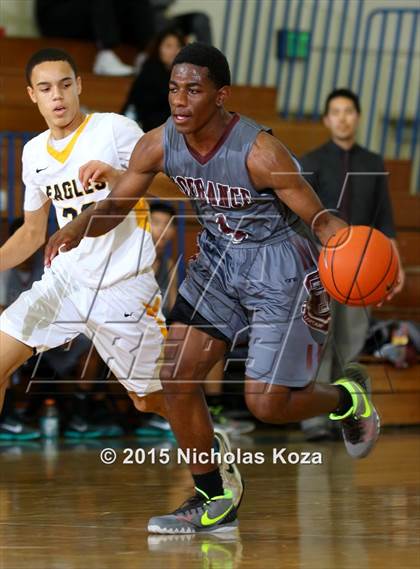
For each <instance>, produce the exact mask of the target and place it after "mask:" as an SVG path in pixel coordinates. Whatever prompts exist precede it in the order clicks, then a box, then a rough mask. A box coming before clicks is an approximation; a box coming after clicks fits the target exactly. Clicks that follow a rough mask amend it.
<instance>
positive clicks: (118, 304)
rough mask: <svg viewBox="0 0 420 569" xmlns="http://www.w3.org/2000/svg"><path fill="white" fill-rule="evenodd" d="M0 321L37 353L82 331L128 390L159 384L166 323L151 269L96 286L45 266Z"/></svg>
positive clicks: (140, 391) (143, 392)
mask: <svg viewBox="0 0 420 569" xmlns="http://www.w3.org/2000/svg"><path fill="white" fill-rule="evenodd" d="M0 327H1V330H2V331H3V332H5V333H6V334H8V335H9V336H12V337H14V338H16V339H17V340H20V341H21V342H23V343H24V344H26V345H27V346H29V347H31V348H34V350H35V351H36V352H37V353H39V352H43V351H45V350H49V349H50V348H55V347H57V346H61V345H63V344H66V343H67V342H69V341H71V340H72V339H73V338H75V337H76V336H78V335H79V334H84V335H85V336H87V337H88V338H89V339H90V340H91V341H92V342H93V344H94V346H95V348H96V349H97V351H98V353H99V355H100V356H101V357H102V359H103V360H104V362H105V363H106V364H107V365H108V367H109V368H110V370H111V371H112V373H113V374H114V375H115V376H116V377H117V378H118V380H119V381H120V382H121V383H122V384H123V385H124V386H125V388H126V389H127V390H128V391H134V392H135V393H137V395H140V396H141V395H146V394H147V393H151V392H152V391H157V390H159V389H161V384H160V381H159V365H158V360H159V358H160V356H161V352H162V347H163V340H164V337H165V334H166V327H165V319H164V316H163V314H162V312H161V295H160V291H159V287H158V284H157V282H156V280H155V278H154V275H153V272H152V270H149V271H145V272H143V273H142V274H140V275H138V276H136V277H132V278H129V279H125V280H122V281H120V282H119V283H117V284H114V285H112V286H110V287H108V288H103V289H98V290H94V289H90V288H87V287H82V286H80V285H78V283H77V282H73V281H69V279H68V278H66V277H65V276H64V275H62V274H61V273H57V272H54V270H53V269H46V270H45V273H44V275H43V277H42V279H41V280H40V281H37V282H35V283H34V284H33V285H32V288H31V289H30V290H28V291H26V292H24V293H22V294H21V295H20V296H19V298H18V299H17V300H16V301H15V302H14V303H13V304H12V305H10V306H9V307H8V308H7V309H6V310H5V311H4V312H3V313H2V314H1V316H0Z"/></svg>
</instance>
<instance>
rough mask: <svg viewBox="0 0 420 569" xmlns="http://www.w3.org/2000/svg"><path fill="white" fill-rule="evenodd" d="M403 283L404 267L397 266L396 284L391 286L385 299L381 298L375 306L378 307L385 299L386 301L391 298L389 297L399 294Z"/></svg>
mask: <svg viewBox="0 0 420 569" xmlns="http://www.w3.org/2000/svg"><path fill="white" fill-rule="evenodd" d="M404 283H405V271H404V269H403V268H402V267H401V265H400V268H399V271H398V278H397V283H396V285H395V286H394V287H393V289H392V290H391V292H390V293H389V294H388V296H387V297H386V299H385V300H383V301H382V302H380V303H379V304H377V305H376V306H377V307H380V306H382V305H383V303H384V302H385V301H386V302H388V301H389V300H391V298H393V297H394V296H395V295H396V294H399V293H400V292H401V291H402V289H403V288H404Z"/></svg>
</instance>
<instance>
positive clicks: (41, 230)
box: [0, 200, 51, 271]
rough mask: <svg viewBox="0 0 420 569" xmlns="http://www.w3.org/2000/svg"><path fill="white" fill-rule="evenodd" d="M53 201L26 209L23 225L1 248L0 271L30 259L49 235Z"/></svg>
mask: <svg viewBox="0 0 420 569" xmlns="http://www.w3.org/2000/svg"><path fill="white" fill-rule="evenodd" d="M50 206H51V201H50V200H48V201H47V202H46V203H45V204H44V205H43V206H42V207H40V208H39V209H37V210H34V211H25V218H24V222H23V225H22V226H21V227H19V229H17V230H16V231H15V233H13V235H12V236H11V237H9V239H8V240H7V241H6V242H5V243H4V245H3V246H2V247H1V248H0V271H7V270H8V269H12V268H13V267H16V266H17V265H20V263H23V261H26V259H29V257H31V256H32V255H33V254H34V253H35V252H36V251H37V250H38V249H39V248H40V247H41V246H42V245H43V244H44V243H45V238H46V236H47V225H48V213H49V211H50Z"/></svg>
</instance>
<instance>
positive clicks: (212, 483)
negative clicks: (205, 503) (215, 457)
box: [193, 468, 224, 498]
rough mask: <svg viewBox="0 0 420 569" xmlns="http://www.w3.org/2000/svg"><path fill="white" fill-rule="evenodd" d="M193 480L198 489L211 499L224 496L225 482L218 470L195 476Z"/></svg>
mask: <svg viewBox="0 0 420 569" xmlns="http://www.w3.org/2000/svg"><path fill="white" fill-rule="evenodd" d="M193 478H194V484H195V485H196V487H197V488H200V490H202V491H203V492H205V493H206V494H207V496H208V497H209V498H214V496H223V494H224V490H223V480H222V477H221V476H220V471H219V469H218V468H215V469H214V470H212V471H211V472H206V473H205V474H193Z"/></svg>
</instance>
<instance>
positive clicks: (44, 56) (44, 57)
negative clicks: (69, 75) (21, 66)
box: [25, 47, 79, 86]
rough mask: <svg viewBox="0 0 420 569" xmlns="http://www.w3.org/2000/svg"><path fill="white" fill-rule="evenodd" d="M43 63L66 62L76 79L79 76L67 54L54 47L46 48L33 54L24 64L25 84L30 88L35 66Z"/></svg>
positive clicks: (74, 64)
mask: <svg viewBox="0 0 420 569" xmlns="http://www.w3.org/2000/svg"><path fill="white" fill-rule="evenodd" d="M44 61H67V63H68V64H69V65H70V67H71V68H72V69H73V71H74V74H75V75H76V77H77V76H78V75H79V71H78V69H77V65H76V63H75V61H74V59H73V58H72V56H71V55H70V54H69V53H67V52H66V51H64V50H63V49H57V48H55V47H47V48H44V49H40V50H39V51H37V52H35V53H34V54H33V55H32V56H31V57H30V59H29V61H28V63H27V64H26V67H25V77H26V82H27V84H28V85H29V86H32V82H31V76H32V70H33V68H34V67H35V66H36V65H39V64H40V63H44Z"/></svg>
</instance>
